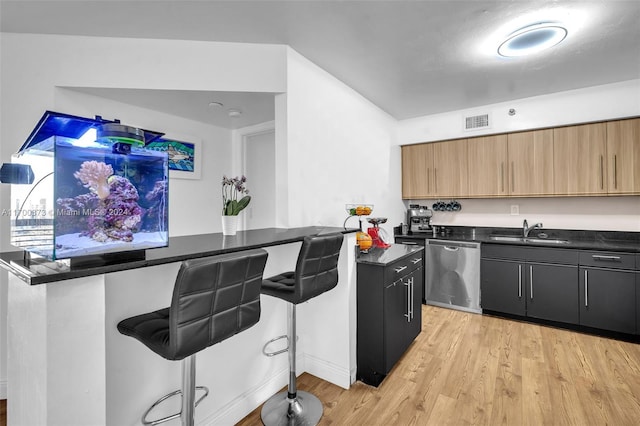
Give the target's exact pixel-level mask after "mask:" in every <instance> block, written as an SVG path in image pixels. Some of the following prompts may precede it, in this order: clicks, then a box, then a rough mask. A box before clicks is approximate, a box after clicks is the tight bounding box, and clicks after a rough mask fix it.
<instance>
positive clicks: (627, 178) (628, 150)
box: [607, 118, 640, 194]
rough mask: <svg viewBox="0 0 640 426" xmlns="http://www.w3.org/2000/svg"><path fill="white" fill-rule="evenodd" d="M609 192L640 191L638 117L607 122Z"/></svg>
mask: <svg viewBox="0 0 640 426" xmlns="http://www.w3.org/2000/svg"><path fill="white" fill-rule="evenodd" d="M607 171H608V173H607V188H608V192H609V194H630V193H638V192H640V118H634V119H630V120H618V121H610V122H608V123H607Z"/></svg>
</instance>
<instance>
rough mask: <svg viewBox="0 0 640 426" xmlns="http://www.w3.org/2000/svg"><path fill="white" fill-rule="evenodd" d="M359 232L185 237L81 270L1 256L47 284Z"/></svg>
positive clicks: (17, 254)
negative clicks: (142, 253)
mask: <svg viewBox="0 0 640 426" xmlns="http://www.w3.org/2000/svg"><path fill="white" fill-rule="evenodd" d="M358 230H359V229H356V228H353V229H352V228H349V229H344V228H341V227H328V226H307V227H300V228H265V229H254V230H249V231H238V233H237V234H236V235H234V236H224V235H222V234H221V233H216V234H201V235H185V236H179V237H171V238H169V245H168V247H163V248H157V249H151V250H146V251H145V256H144V259H143V260H138V259H134V260H131V261H126V260H118V261H115V262H113V263H107V264H83V265H81V266H74V265H73V263H71V262H69V261H68V260H57V261H51V260H47V259H44V258H34V257H32V258H31V259H27V260H25V252H24V251H11V252H3V253H0V267H2V268H3V269H6V270H7V271H9V272H10V273H12V274H14V275H15V276H17V277H18V278H20V279H21V280H22V281H24V282H26V283H27V284H30V285H36V284H46V283H52V282H56V281H64V280H69V279H74V278H82V277H88V276H92V275H101V274H107V273H111V272H119V271H126V270H130V269H137V268H146V267H149V266H156V265H162V264H166V263H174V262H182V261H184V260H188V259H197V258H201V257H207V256H215V255H219V254H226V253H234V252H238V251H244V250H252V249H257V248H264V247H271V246H277V245H283V244H289V243H295V242H299V241H302V240H303V239H304V237H306V236H311V235H323V234H332V233H336V232H339V233H342V234H349V233H353V232H356V231H358Z"/></svg>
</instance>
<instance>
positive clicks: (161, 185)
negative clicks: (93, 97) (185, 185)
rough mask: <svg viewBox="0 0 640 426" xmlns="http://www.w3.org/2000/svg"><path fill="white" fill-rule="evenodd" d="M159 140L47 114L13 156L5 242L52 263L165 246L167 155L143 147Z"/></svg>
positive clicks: (138, 131) (103, 123) (111, 125)
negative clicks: (7, 241) (153, 140)
mask: <svg viewBox="0 0 640 426" xmlns="http://www.w3.org/2000/svg"><path fill="white" fill-rule="evenodd" d="M161 135H162V133H158V132H150V131H145V130H141V129H137V128H133V127H129V126H125V125H122V124H120V123H118V122H110V121H106V120H103V119H101V118H100V117H96V119H86V118H83V117H74V116H69V115H66V114H59V113H52V112H49V111H48V112H47V113H46V114H45V116H44V117H43V119H41V120H40V122H39V123H38V126H36V129H34V131H33V132H32V134H31V136H30V137H29V139H28V140H27V142H26V143H25V144H24V145H23V147H22V149H21V150H20V152H18V153H17V154H15V155H14V156H13V157H12V164H13V165H14V168H17V169H18V171H19V173H15V176H16V178H15V179H14V182H13V183H12V184H11V202H12V211H11V212H9V213H10V214H11V216H12V217H11V242H12V244H13V245H14V246H16V247H19V248H21V249H24V250H27V251H28V252H30V253H34V254H37V255H40V256H43V257H46V258H47V259H51V260H55V259H67V258H77V257H80V256H91V255H100V254H105V253H115V252H125V251H137V250H144V249H150V248H156V247H165V246H167V245H168V229H167V228H168V204H167V203H168V197H169V195H168V189H169V187H168V186H169V185H168V184H169V180H168V156H167V153H166V152H160V151H155V150H150V149H146V148H145V143H148V142H149V140H152V139H155V138H157V137H159V136H161ZM19 176H23V178H19ZM24 176H26V177H27V178H24ZM3 213H4V214H5V215H6V214H7V212H3Z"/></svg>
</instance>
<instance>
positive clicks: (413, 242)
mask: <svg viewBox="0 0 640 426" xmlns="http://www.w3.org/2000/svg"><path fill="white" fill-rule="evenodd" d="M425 241H426V240H425V239H422V238H421V239H417V238H406V237H399V236H396V237H395V242H396V244H407V245H410V246H424V243H425Z"/></svg>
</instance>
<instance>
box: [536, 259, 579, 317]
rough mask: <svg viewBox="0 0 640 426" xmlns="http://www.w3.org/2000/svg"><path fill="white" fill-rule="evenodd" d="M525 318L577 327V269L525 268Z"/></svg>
mask: <svg viewBox="0 0 640 426" xmlns="http://www.w3.org/2000/svg"><path fill="white" fill-rule="evenodd" d="M525 274H526V280H525V282H526V285H525V287H526V295H527V300H526V305H527V316H529V317H532V318H539V319H544V320H549V321H558V322H564V323H568V324H578V322H579V311H578V266H577V265H550V264H536V263H526V264H525Z"/></svg>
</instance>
